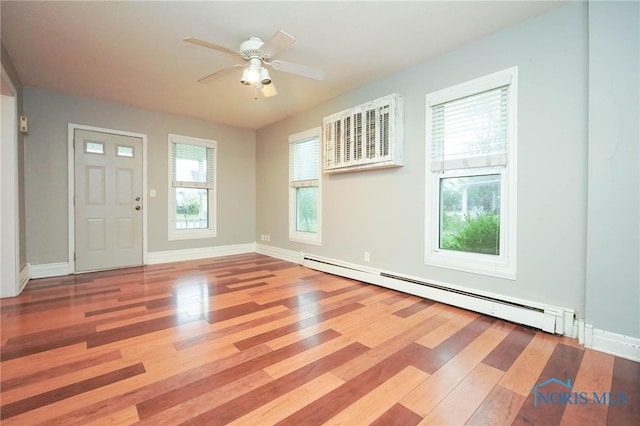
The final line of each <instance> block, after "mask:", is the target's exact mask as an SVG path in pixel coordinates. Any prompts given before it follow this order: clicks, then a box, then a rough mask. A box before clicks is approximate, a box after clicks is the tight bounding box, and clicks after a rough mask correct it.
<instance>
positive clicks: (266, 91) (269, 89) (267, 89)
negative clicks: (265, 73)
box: [261, 83, 278, 98]
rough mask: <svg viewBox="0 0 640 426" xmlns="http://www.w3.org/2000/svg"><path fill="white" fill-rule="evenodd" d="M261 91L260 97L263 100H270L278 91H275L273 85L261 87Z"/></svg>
mask: <svg viewBox="0 0 640 426" xmlns="http://www.w3.org/2000/svg"><path fill="white" fill-rule="evenodd" d="M261 91H262V96H264V97H265V98H270V97H272V96H275V95H277V94H278V91H277V90H276V86H275V85H274V84H273V83H271V84H268V85H266V86H263V87H262V89H261Z"/></svg>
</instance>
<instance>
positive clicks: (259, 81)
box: [183, 30, 325, 97]
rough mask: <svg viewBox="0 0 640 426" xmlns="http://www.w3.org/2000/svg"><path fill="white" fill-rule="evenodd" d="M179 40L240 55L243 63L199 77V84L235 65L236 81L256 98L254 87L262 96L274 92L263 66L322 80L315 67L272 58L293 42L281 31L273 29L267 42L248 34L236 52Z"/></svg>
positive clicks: (195, 39) (212, 44)
mask: <svg viewBox="0 0 640 426" xmlns="http://www.w3.org/2000/svg"><path fill="white" fill-rule="evenodd" d="M183 40H184V41H186V42H187V43H193V44H196V45H198V46H203V47H207V48H209V49H214V50H217V51H219V52H223V53H226V54H228V55H232V56H236V57H240V58H242V59H244V61H245V63H243V64H236V65H233V66H231V67H228V68H224V69H221V70H219V71H216V72H214V73H213V74H209V75H207V76H205V77H202V78H201V79H199V80H198V82H199V83H209V82H211V81H213V80H215V79H216V78H219V77H221V76H223V75H226V74H228V73H230V72H232V71H234V70H236V69H238V68H243V70H242V76H241V78H240V83H242V84H244V85H246V86H251V85H253V86H254V87H255V88H256V97H257V91H258V90H260V91H261V92H262V95H263V96H265V97H271V96H275V95H276V94H277V91H276V89H275V86H274V85H273V82H272V81H271V76H270V75H269V70H268V69H267V68H265V65H267V66H269V67H271V68H273V69H275V70H279V71H283V72H288V73H291V74H296V75H300V76H302V77H306V78H312V79H314V80H322V79H324V76H325V73H324V71H322V70H319V69H317V68H312V67H308V66H306V65H300V64H294V63H292V62H285V61H279V60H272V58H273V57H274V56H276V55H277V54H278V53H280V52H282V51H283V50H285V49H287V48H289V47H291V46H292V45H293V44H294V43H295V42H296V39H295V38H293V37H291V36H290V35H289V34H287V33H286V32H284V31H282V30H279V31H276V32H275V34H273V35H272V36H271V38H269V39H268V40H267V41H262V39H261V38H260V37H249V39H247V40H245V41H243V42H242V43H241V44H240V51H235V50H232V49H228V48H226V47H223V46H219V45H217V44H214V43H210V42H208V41H204V40H200V39H197V38H194V37H186V38H184V39H183Z"/></svg>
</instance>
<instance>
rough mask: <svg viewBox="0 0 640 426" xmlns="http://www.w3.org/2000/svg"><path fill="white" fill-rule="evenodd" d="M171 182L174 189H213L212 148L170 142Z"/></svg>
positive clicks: (213, 163)
mask: <svg viewBox="0 0 640 426" xmlns="http://www.w3.org/2000/svg"><path fill="white" fill-rule="evenodd" d="M171 158H172V170H171V180H172V182H173V187H174V188H207V189H211V188H213V187H214V176H215V160H214V150H213V148H209V147H205V146H200V145H190V144H182V143H175V142H172V144H171Z"/></svg>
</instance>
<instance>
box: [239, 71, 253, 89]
mask: <svg viewBox="0 0 640 426" xmlns="http://www.w3.org/2000/svg"><path fill="white" fill-rule="evenodd" d="M240 83H242V84H244V85H245V86H250V85H251V81H250V80H249V69H248V68H245V69H244V70H242V77H240Z"/></svg>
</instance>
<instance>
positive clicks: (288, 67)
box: [268, 61, 325, 80]
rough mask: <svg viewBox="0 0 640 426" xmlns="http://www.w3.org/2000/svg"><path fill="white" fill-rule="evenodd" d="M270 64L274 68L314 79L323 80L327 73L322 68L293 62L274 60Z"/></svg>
mask: <svg viewBox="0 0 640 426" xmlns="http://www.w3.org/2000/svg"><path fill="white" fill-rule="evenodd" d="M268 64H269V65H271V66H272V67H273V69H274V70H279V71H284V72H288V73H291V74H297V75H301V76H302V77H307V78H312V79H314V80H323V79H324V76H325V73H324V71H322V70H319V69H317V68H312V67H308V66H306V65H300V64H294V63H292V62H285V61H273V62H270V63H268Z"/></svg>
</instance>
